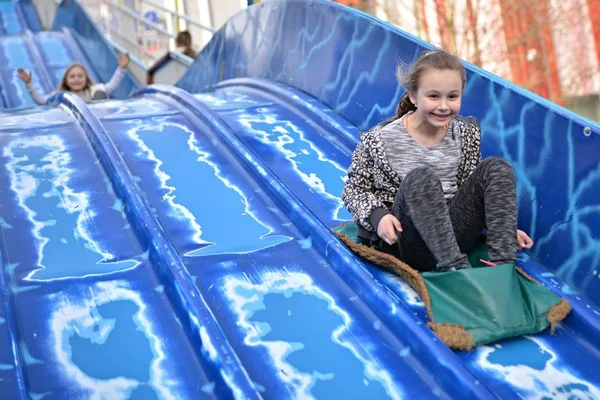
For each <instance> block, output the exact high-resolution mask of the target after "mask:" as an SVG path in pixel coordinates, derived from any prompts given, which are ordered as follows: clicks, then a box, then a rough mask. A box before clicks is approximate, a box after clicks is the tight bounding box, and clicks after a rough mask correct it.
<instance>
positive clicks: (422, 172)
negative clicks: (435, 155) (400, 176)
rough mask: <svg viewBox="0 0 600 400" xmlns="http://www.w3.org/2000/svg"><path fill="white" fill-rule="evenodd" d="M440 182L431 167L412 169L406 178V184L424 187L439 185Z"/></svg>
mask: <svg viewBox="0 0 600 400" xmlns="http://www.w3.org/2000/svg"><path fill="white" fill-rule="evenodd" d="M439 181H440V180H439V178H438V177H437V175H436V174H435V172H434V171H433V169H432V168H430V167H418V168H415V169H412V170H411V171H410V172H409V173H408V174H406V176H405V177H404V182H405V183H406V184H417V185H422V184H424V183H438V182H439Z"/></svg>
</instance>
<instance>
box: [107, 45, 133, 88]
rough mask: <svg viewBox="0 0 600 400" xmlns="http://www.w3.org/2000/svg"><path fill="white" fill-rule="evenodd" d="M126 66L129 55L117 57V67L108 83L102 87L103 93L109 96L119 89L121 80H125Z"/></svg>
mask: <svg viewBox="0 0 600 400" xmlns="http://www.w3.org/2000/svg"><path fill="white" fill-rule="evenodd" d="M127 65H129V54H127V53H125V54H123V55H122V56H121V57H119V66H118V67H117V70H116V71H115V73H114V74H113V76H112V78H110V81H108V83H106V84H105V85H104V92H105V93H106V95H107V96H109V95H110V94H111V93H112V92H114V91H115V90H117V89H118V88H119V85H120V84H121V82H123V78H125V72H127Z"/></svg>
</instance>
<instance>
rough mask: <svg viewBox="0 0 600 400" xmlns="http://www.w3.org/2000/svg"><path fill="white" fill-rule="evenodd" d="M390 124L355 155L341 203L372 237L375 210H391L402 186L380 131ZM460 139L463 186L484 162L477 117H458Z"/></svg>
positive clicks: (374, 131) (363, 141)
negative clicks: (372, 221) (480, 162)
mask: <svg viewBox="0 0 600 400" xmlns="http://www.w3.org/2000/svg"><path fill="white" fill-rule="evenodd" d="M389 122H390V121H386V122H383V123H381V124H379V125H376V126H374V127H373V128H371V129H370V130H369V131H367V132H365V133H364V134H363V135H362V136H361V138H360V142H359V143H358V145H357V146H356V149H355V150H354V153H353V154H352V163H351V164H350V168H348V178H347V180H346V184H345V186H344V190H343V192H342V200H343V202H344V204H345V205H346V207H347V208H348V210H349V211H350V214H352V216H353V217H354V219H355V220H356V221H358V223H359V225H360V226H361V227H362V228H364V229H359V234H360V233H361V232H360V231H363V235H361V236H364V234H365V232H364V230H365V229H366V230H367V231H370V233H371V234H370V235H369V236H371V237H373V231H374V230H375V227H373V226H372V225H371V223H370V222H369V217H370V216H371V213H372V212H373V211H374V210H376V209H381V208H383V209H385V210H387V211H388V212H389V209H390V207H391V205H392V203H393V202H394V198H395V197H396V192H397V191H398V188H399V187H400V177H399V176H398V174H397V173H396V172H395V171H394V170H393V169H392V166H391V165H390V164H389V163H388V159H387V157H386V154H385V151H384V149H383V144H382V143H381V136H380V131H381V129H382V128H383V127H384V126H386V125H387V124H388V123H389ZM456 122H457V123H458V124H459V132H460V135H461V136H460V138H461V141H460V143H461V160H460V164H459V167H458V173H457V180H458V182H457V184H458V187H460V186H461V185H462V184H463V183H464V182H465V181H466V180H467V178H468V177H469V176H470V175H471V174H472V173H473V171H475V168H476V167H477V164H479V161H481V128H480V126H479V122H478V121H477V119H476V118H474V117H468V118H465V117H457V118H456Z"/></svg>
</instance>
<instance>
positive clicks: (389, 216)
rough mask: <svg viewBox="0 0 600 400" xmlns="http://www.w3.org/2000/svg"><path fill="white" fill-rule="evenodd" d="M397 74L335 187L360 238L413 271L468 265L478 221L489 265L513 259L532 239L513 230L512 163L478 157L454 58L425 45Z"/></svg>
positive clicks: (475, 127)
mask: <svg viewBox="0 0 600 400" xmlns="http://www.w3.org/2000/svg"><path fill="white" fill-rule="evenodd" d="M397 75H398V79H399V81H400V83H401V84H402V86H404V87H405V88H406V90H407V93H406V94H405V95H404V96H403V97H402V99H401V101H400V104H399V105H398V110H397V113H396V116H395V118H393V119H392V120H390V121H386V122H383V123H381V124H379V125H377V126H375V127H374V128H372V129H371V130H370V131H368V132H366V133H365V134H364V135H362V137H361V139H360V142H359V144H358V146H357V148H356V150H355V151H354V153H353V155H352V163H351V165H350V168H349V169H348V179H347V182H346V184H345V186H344V190H343V193H342V199H343V201H344V203H345V204H346V206H347V207H348V210H349V211H350V213H351V214H352V215H353V217H354V218H355V219H356V220H357V222H358V228H359V231H358V234H359V236H360V237H361V238H363V239H366V240H367V241H368V242H369V243H371V245H372V246H375V247H376V248H378V249H379V250H381V251H384V252H386V253H389V254H392V255H394V256H396V257H397V258H399V259H401V260H402V261H405V262H406V263H408V264H409V265H410V266H412V267H413V268H415V269H418V270H420V271H429V270H432V269H436V268H437V269H438V270H441V271H454V270H458V269H463V268H470V264H469V261H468V259H467V256H466V254H465V252H466V251H467V250H468V249H469V248H470V247H471V246H472V245H473V244H474V243H475V241H476V240H477V238H478V237H479V236H480V234H481V232H482V230H483V229H486V228H487V231H488V237H487V244H488V249H489V258H490V260H489V261H490V263H493V264H500V263H515V262H516V253H517V249H518V248H530V247H531V246H532V245H533V241H532V240H531V239H530V238H529V236H528V235H527V234H526V233H525V232H522V231H519V230H517V193H516V187H515V176H514V171H513V169H512V167H511V166H510V165H509V164H508V163H507V162H506V161H505V160H503V159H501V158H498V157H490V158H486V159H485V160H483V161H482V160H481V150H480V141H481V129H480V127H479V123H478V122H477V120H476V119H475V118H463V117H460V116H458V113H459V111H460V107H461V98H462V92H463V90H464V87H465V83H466V74H465V69H464V66H463V65H462V63H461V61H460V59H459V58H458V57H456V56H454V55H452V54H449V53H447V52H445V51H442V50H431V51H427V52H424V53H422V54H421V55H420V56H419V57H418V58H417V59H416V61H415V63H414V64H413V65H412V68H411V69H410V71H409V72H408V73H404V71H403V70H402V69H401V68H399V69H398V74H397Z"/></svg>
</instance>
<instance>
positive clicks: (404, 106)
mask: <svg viewBox="0 0 600 400" xmlns="http://www.w3.org/2000/svg"><path fill="white" fill-rule="evenodd" d="M416 109H417V107H416V106H415V105H414V104H413V103H411V101H410V98H409V97H408V92H406V93H404V95H403V96H402V97H401V98H400V103H398V108H397V109H396V119H398V118H400V117H402V116H403V115H405V114H408V113H409V112H411V111H415V110H416Z"/></svg>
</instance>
